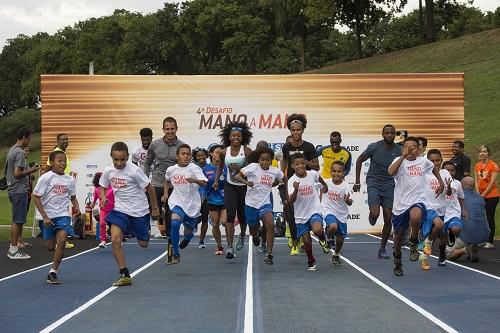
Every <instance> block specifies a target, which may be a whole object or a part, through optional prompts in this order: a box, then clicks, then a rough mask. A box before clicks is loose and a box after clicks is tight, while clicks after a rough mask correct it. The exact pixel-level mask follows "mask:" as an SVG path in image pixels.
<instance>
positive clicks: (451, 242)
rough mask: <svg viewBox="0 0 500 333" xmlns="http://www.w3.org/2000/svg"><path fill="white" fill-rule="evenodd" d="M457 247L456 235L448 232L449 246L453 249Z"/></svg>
mask: <svg viewBox="0 0 500 333" xmlns="http://www.w3.org/2000/svg"><path fill="white" fill-rule="evenodd" d="M453 245H455V234H454V233H453V232H452V231H451V229H450V230H448V246H449V247H453Z"/></svg>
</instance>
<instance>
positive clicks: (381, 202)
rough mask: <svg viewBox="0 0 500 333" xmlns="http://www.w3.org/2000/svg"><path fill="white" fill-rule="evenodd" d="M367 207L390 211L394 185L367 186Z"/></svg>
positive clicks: (369, 184)
mask: <svg viewBox="0 0 500 333" xmlns="http://www.w3.org/2000/svg"><path fill="white" fill-rule="evenodd" d="M367 192H368V206H369V207H372V206H382V207H387V208H391V209H392V204H393V202H394V183H389V184H385V185H374V184H371V183H368V184H367Z"/></svg>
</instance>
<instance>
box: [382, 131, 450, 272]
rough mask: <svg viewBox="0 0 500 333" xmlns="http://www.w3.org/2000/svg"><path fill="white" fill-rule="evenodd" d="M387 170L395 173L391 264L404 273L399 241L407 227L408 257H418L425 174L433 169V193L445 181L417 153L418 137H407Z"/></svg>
mask: <svg viewBox="0 0 500 333" xmlns="http://www.w3.org/2000/svg"><path fill="white" fill-rule="evenodd" d="M387 171H388V173H389V175H391V176H392V177H394V180H395V183H396V186H395V188H394V204H393V207H392V212H393V217H392V225H393V227H394V235H395V236H394V266H393V272H394V275H396V276H402V275H403V264H402V262H401V244H402V241H403V235H404V233H405V231H406V230H407V229H408V228H409V227H410V229H411V234H410V239H409V242H408V244H409V246H410V260H411V261H417V260H418V257H419V252H418V234H419V232H420V227H421V220H422V216H424V214H425V212H426V208H425V205H424V198H423V192H424V188H425V175H426V174H428V173H433V174H434V176H436V178H437V179H438V181H439V186H438V188H437V189H436V195H439V194H441V193H442V192H443V188H444V183H443V180H442V179H441V175H440V174H439V169H438V168H436V167H435V166H434V164H432V162H431V161H429V160H428V159H426V158H422V157H419V156H418V140H417V138H415V137H408V138H406V139H405V141H404V145H403V151H402V155H401V156H400V157H397V158H396V159H394V161H393V162H392V164H391V165H390V166H389V168H388V170H387Z"/></svg>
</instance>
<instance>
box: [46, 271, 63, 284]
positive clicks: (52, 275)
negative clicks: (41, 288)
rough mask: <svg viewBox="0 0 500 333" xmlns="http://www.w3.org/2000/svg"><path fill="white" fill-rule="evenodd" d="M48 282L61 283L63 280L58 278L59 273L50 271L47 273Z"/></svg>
mask: <svg viewBox="0 0 500 333" xmlns="http://www.w3.org/2000/svg"><path fill="white" fill-rule="evenodd" d="M47 283H50V284H61V282H60V281H59V279H58V278H57V274H56V273H54V272H50V273H49V275H47Z"/></svg>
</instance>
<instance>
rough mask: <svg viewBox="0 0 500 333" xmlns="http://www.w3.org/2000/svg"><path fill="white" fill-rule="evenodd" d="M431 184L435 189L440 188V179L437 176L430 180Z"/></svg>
mask: <svg viewBox="0 0 500 333" xmlns="http://www.w3.org/2000/svg"><path fill="white" fill-rule="evenodd" d="M429 185H430V187H431V189H432V190H433V191H435V190H437V189H438V188H439V180H437V179H436V178H434V179H431V180H429Z"/></svg>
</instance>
